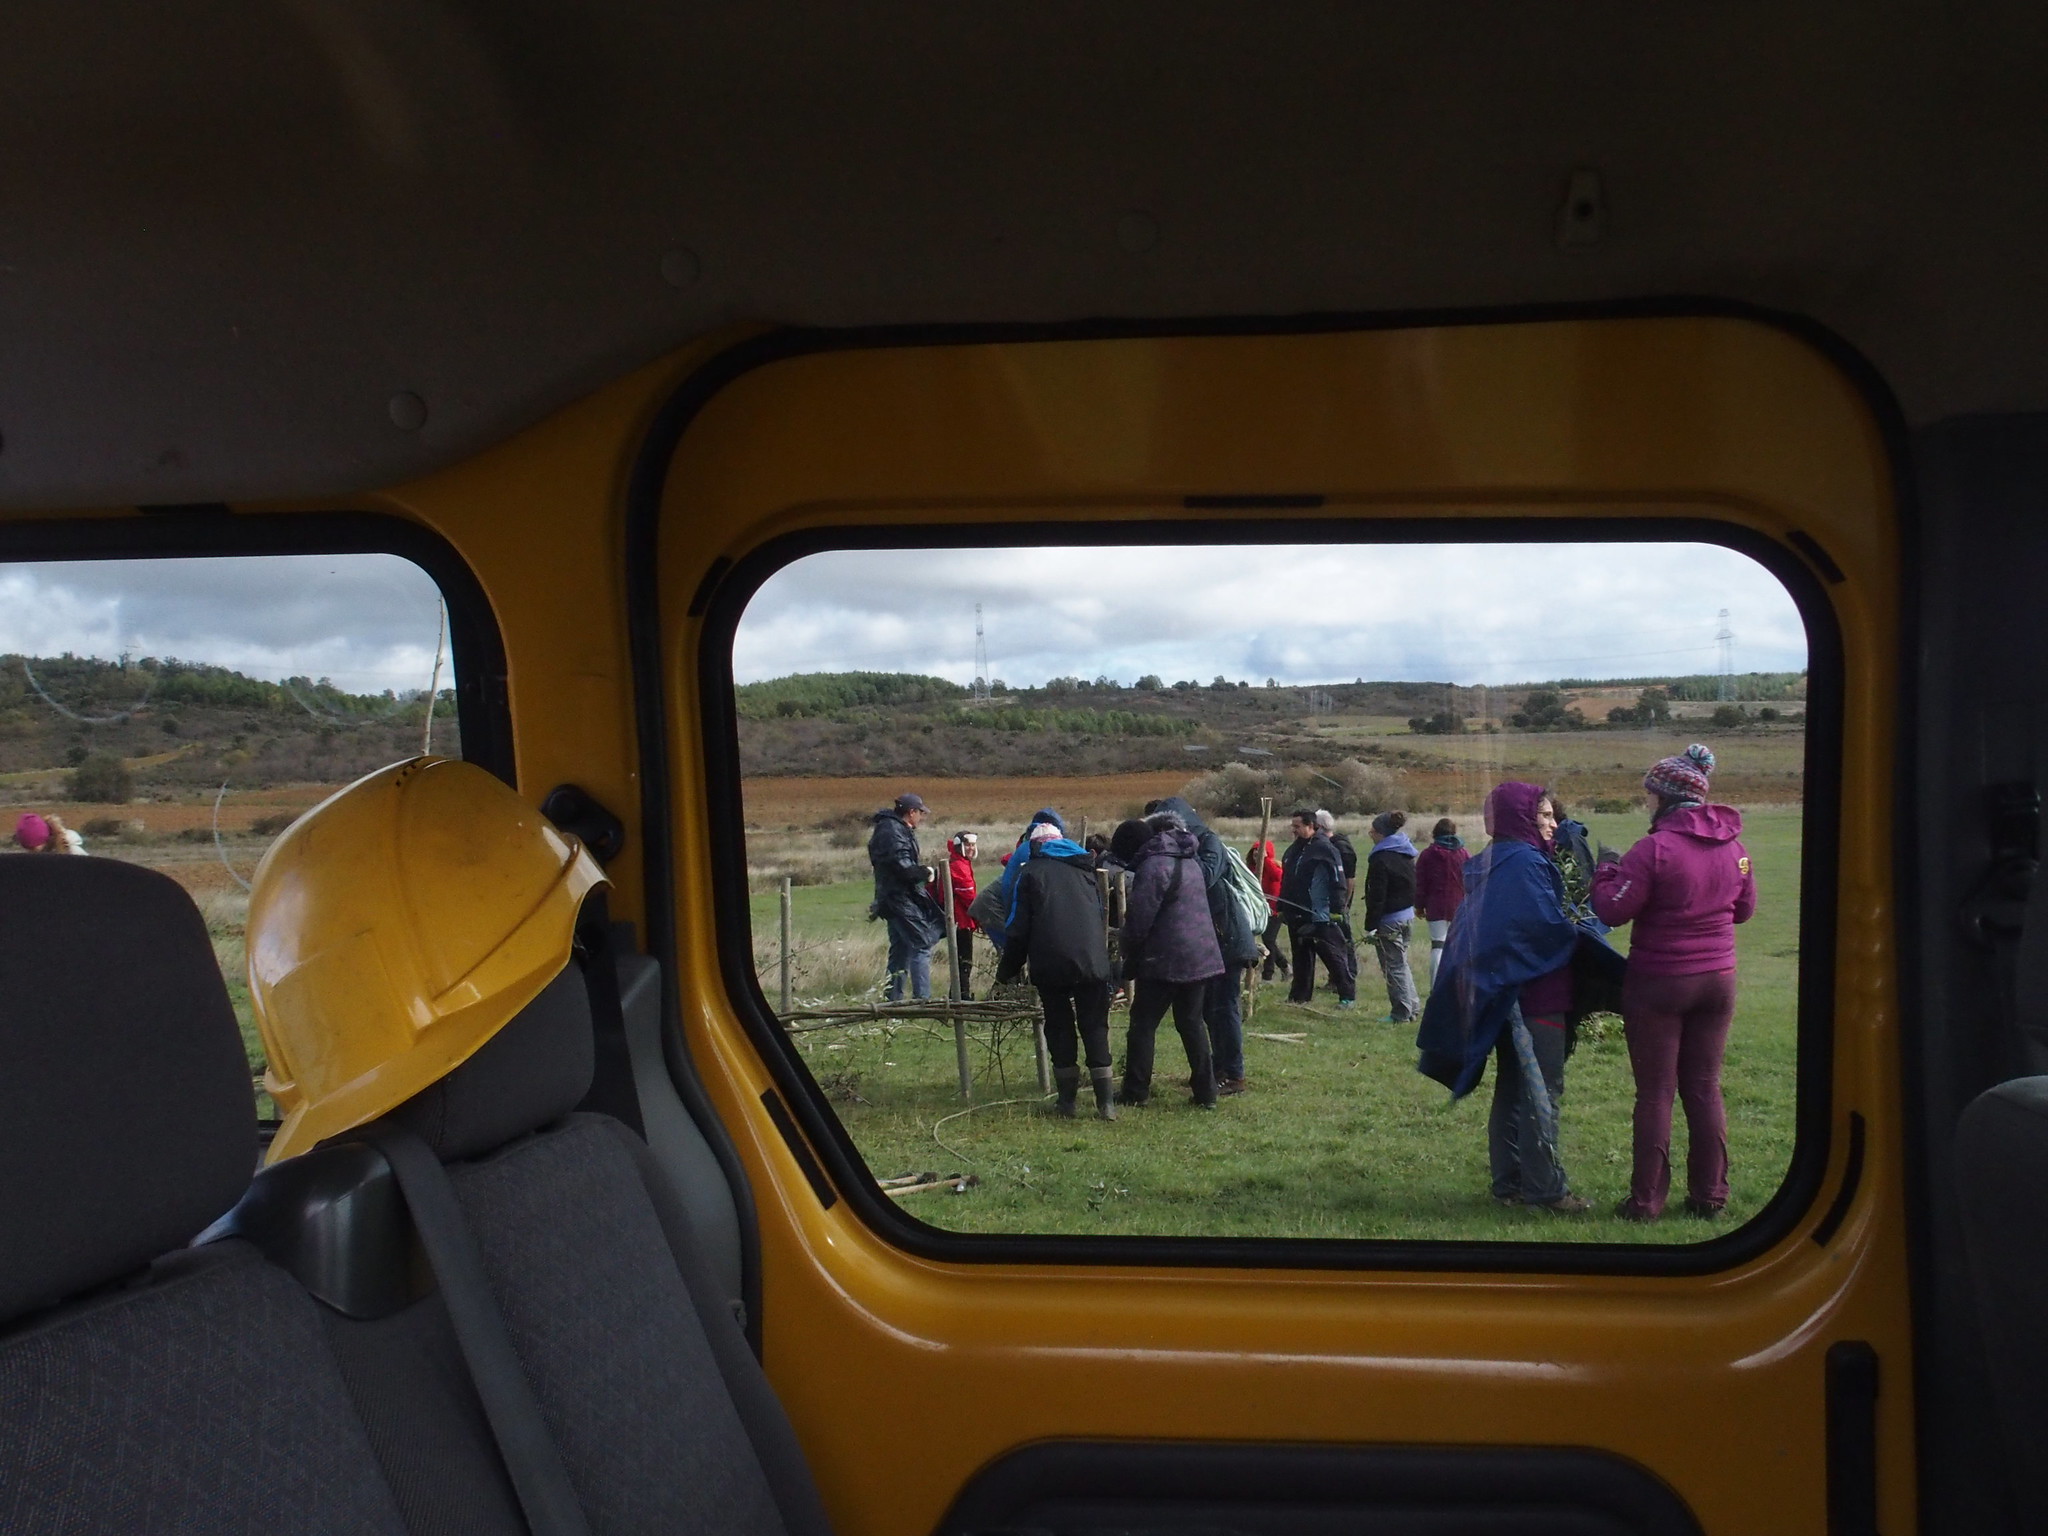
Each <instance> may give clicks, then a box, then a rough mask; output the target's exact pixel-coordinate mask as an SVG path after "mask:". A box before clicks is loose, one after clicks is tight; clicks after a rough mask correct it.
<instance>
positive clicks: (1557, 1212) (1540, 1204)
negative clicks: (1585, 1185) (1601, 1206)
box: [1528, 1191, 1593, 1216]
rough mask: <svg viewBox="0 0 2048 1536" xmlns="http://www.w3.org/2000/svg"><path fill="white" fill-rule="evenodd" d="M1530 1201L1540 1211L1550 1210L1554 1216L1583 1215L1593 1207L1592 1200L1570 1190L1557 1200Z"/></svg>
mask: <svg viewBox="0 0 2048 1536" xmlns="http://www.w3.org/2000/svg"><path fill="white" fill-rule="evenodd" d="M1528 1203H1529V1204H1531V1205H1533V1206H1535V1207H1536V1209H1537V1210H1539V1211H1548V1212H1550V1214H1551V1215H1553V1216H1583V1215H1585V1214H1586V1212H1588V1211H1590V1210H1591V1209H1593V1202H1592V1201H1590V1200H1588V1199H1587V1198H1586V1197H1585V1196H1584V1195H1574V1194H1572V1193H1570V1192H1569V1191H1567V1192H1566V1193H1564V1194H1562V1195H1559V1196H1558V1197H1557V1198H1556V1199H1555V1200H1532V1201H1530V1202H1528Z"/></svg>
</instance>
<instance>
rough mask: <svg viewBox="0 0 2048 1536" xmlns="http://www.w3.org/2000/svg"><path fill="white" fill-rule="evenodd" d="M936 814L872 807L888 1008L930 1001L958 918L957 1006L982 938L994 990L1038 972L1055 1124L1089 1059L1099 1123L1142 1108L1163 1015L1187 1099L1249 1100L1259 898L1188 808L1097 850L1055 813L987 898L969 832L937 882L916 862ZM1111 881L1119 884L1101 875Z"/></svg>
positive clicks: (910, 803)
mask: <svg viewBox="0 0 2048 1536" xmlns="http://www.w3.org/2000/svg"><path fill="white" fill-rule="evenodd" d="M927 814H928V811H927V808H926V806H925V804H924V801H923V800H922V798H921V797H919V796H917V795H914V794H905V795H902V796H899V797H898V798H897V800H896V803H895V804H894V805H893V806H891V807H889V808H888V809H886V810H884V811H881V812H878V813H877V815H876V817H875V829H874V833H873V835H872V836H871V837H870V839H869V842H868V857H869V862H870V863H871V864H872V865H873V867H874V872H875V903H874V907H873V909H872V910H873V912H874V913H875V915H876V916H878V917H880V918H883V919H885V920H886V921H887V922H888V923H889V985H888V997H889V999H890V1000H891V1001H897V1000H900V999H901V998H902V996H903V994H904V991H905V989H906V987H907V988H908V990H909V991H910V993H911V995H912V996H914V997H926V996H929V995H930V987H931V965H930V953H931V950H932V949H933V948H934V947H935V946H936V945H937V944H938V943H939V942H940V940H942V939H943V938H944V936H945V930H944V928H943V927H942V926H940V925H941V924H942V923H943V922H944V921H946V920H947V919H948V917H950V919H951V920H952V921H953V923H954V924H955V927H956V934H955V944H956V953H958V954H960V955H961V956H963V957H965V958H963V961H962V965H961V971H960V974H959V983H960V993H961V995H962V996H965V995H967V986H968V984H969V982H970V979H971V971H970V969H969V967H970V966H971V964H972V959H971V957H972V955H973V939H974V937H975V936H976V935H977V934H978V935H979V936H980V937H982V938H985V939H987V940H988V941H989V942H990V943H991V944H992V945H993V946H994V947H995V949H996V951H997V953H998V955H999V956H1000V959H999V963H998V966H997V970H996V980H997V982H998V983H1003V982H1010V981H1015V980H1017V979H1019V978H1020V977H1022V976H1024V975H1026V974H1027V970H1028V975H1029V978H1030V982H1031V985H1032V986H1033V987H1034V988H1036V989H1037V991H1038V994H1039V999H1040V1002H1041V1004H1042V1006H1043V1009H1044V1014H1045V1040H1046V1052H1047V1054H1048V1056H1050V1057H1051V1059H1052V1064H1053V1078H1054V1083H1055V1085H1056V1087H1057V1089H1058V1099H1057V1110H1058V1112H1059V1113H1060V1114H1062V1115H1073V1114H1074V1113H1076V1108H1075V1105H1076V1100H1077V1098H1078V1095H1079V1088H1080V1079H1081V1071H1082V1067H1083V1065H1084V1064H1085V1066H1086V1068H1087V1071H1088V1073H1089V1076H1090V1079H1091V1081H1092V1083H1093V1086H1094V1091H1095V1105H1096V1113H1097V1115H1098V1116H1100V1117H1101V1118H1102V1119H1105V1120H1114V1119H1115V1118H1116V1106H1117V1105H1118V1104H1119V1103H1122V1104H1144V1103H1146V1102H1148V1101H1149V1100H1150V1098H1151V1096H1152V1075H1153V1074H1152V1069H1153V1061H1154V1055H1155V1051H1154V1045H1155V1041H1156V1037H1157V1034H1158V1029H1159V1025H1160V1024H1161V1023H1162V1022H1163V1021H1164V1020H1165V1019H1166V1017H1167V1016H1168V1015H1169V1014H1171V1016H1172V1018H1173V1022H1174V1029H1175V1031H1176V1032H1177V1033H1178V1034H1179V1036H1180V1039H1181V1045H1182V1048H1183V1049H1184V1050H1185V1051H1186V1053H1187V1058H1188V1067H1189V1087H1190V1097H1191V1099H1192V1101H1193V1103H1194V1104H1195V1105H1196V1106H1197V1107H1200V1108H1209V1107H1213V1106H1214V1105H1215V1103H1216V1102H1217V1100H1218V1099H1219V1098H1220V1097H1223V1096H1226V1095H1229V1094H1234V1093H1241V1092H1243V1091H1244V1089H1245V1087H1246V1083H1245V1074H1244V1030H1243V1014H1242V1006H1241V1002H1240V995H1241V988H1242V985H1243V979H1244V975H1245V973H1246V972H1247V971H1248V970H1250V969H1251V968H1252V967H1253V966H1254V965H1256V964H1257V963H1258V960H1259V955H1260V945H1259V924H1258V922H1257V920H1256V914H1255V910H1254V907H1255V904H1256V900H1257V898H1256V895H1253V896H1252V897H1251V898H1250V899H1249V902H1248V901H1247V900H1246V899H1242V898H1241V897H1240V894H1239V891H1238V888H1237V886H1236V884H1235V883H1234V882H1233V879H1232V863H1233V859H1232V856H1231V854H1230V853H1229V851H1228V850H1227V849H1226V848H1225V847H1224V846H1223V841H1222V839H1221V838H1219V837H1218V836H1217V835H1216V833H1215V832H1214V831H1213V830H1212V829H1211V828H1210V827H1209V826H1208V825H1207V824H1206V823H1205V822H1204V821H1203V820H1202V818H1201V817H1200V816H1199V815H1198V814H1197V813H1196V811H1195V809H1194V807H1193V806H1191V805H1190V804H1189V803H1188V802H1187V801H1186V800H1184V799H1181V798H1180V797H1178V796H1175V797H1171V798H1168V799H1164V800H1155V801H1153V802H1152V803H1151V804H1149V805H1148V806H1147V807H1146V814H1145V815H1144V816H1143V817H1134V818H1131V819H1129V820H1126V821H1124V822H1123V823H1121V824H1120V825H1119V826H1118V827H1117V828H1116V829H1115V831H1114V832H1113V833H1111V834H1110V835H1109V836H1107V837H1100V836H1098V837H1092V838H1090V839H1088V845H1087V846H1083V845H1082V844H1081V843H1078V842H1076V841H1074V840H1073V839H1072V838H1070V837H1069V836H1068V835H1067V825H1066V821H1065V819H1064V818H1063V817H1062V816H1061V815H1060V813H1059V812H1058V811H1057V810H1055V809H1053V808H1051V807H1047V808H1046V809H1043V810H1041V811H1039V812H1037V813H1036V814H1035V815H1034V816H1033V817H1032V818H1031V821H1030V823H1029V824H1028V825H1027V826H1026V827H1025V828H1024V831H1023V833H1022V834H1021V835H1020V836H1019V838H1018V840H1017V845H1016V847H1015V848H1014V849H1012V850H1011V852H1010V853H1008V854H1006V855H1005V856H1004V860H1003V871H1002V874H1001V875H1000V876H999V877H997V878H996V879H995V880H994V881H992V882H991V883H990V884H989V885H988V886H987V887H986V888H984V889H979V890H977V889H976V887H975V885H974V864H975V861H976V860H977V859H978V857H979V846H978V839H976V838H975V836H974V834H972V833H960V834H956V835H955V836H954V837H953V838H952V839H950V840H949V849H948V852H949V859H948V867H947V870H946V873H945V879H944V883H943V885H942V884H941V882H940V874H939V871H938V870H937V869H934V868H930V867H927V866H925V865H924V864H923V863H922V861H921V859H920V858H919V857H918V852H917V840H916V830H917V828H918V827H919V826H920V825H921V824H922V823H923V821H924V819H925V817H926V815H927ZM1238 867H1240V868H1242V865H1241V863H1240V864H1239V866H1238ZM1103 871H1108V872H1109V873H1110V874H1111V875H1112V877H1113V878H1112V879H1111V880H1107V881H1105V880H1103V879H1101V878H1099V875H1100V873H1101V872H1103ZM1125 872H1128V875H1129V879H1128V882H1127V883H1126V882H1124V881H1123V880H1122V879H1121V878H1120V877H1121V876H1122V875H1123V874H1124V873H1125ZM1111 892H1115V893H1116V894H1115V897H1114V898H1113V899H1112V897H1111V894H1110V893H1111ZM948 907H950V908H951V911H950V913H949V912H948V911H947V908H948ZM1125 986H1128V988H1129V989H1130V1000H1131V1006H1130V1022H1129V1026H1128V1031H1127V1034H1126V1037H1125V1041H1124V1072H1123V1079H1122V1082H1121V1084H1117V1083H1115V1082H1114V1081H1113V1078H1114V1069H1113V1063H1112V1059H1111V1055H1110V1046H1109V1008H1110V1001H1111V998H1112V996H1113V995H1114V994H1115V992H1116V991H1117V990H1118V989H1119V988H1120V987H1125Z"/></svg>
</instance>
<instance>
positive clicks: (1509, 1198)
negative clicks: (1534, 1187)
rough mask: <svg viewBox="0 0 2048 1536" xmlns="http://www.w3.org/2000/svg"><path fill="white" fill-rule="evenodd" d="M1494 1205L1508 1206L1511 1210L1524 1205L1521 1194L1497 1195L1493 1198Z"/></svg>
mask: <svg viewBox="0 0 2048 1536" xmlns="http://www.w3.org/2000/svg"><path fill="white" fill-rule="evenodd" d="M1493 1203H1494V1204H1495V1205H1500V1206H1506V1207H1508V1208H1509V1209H1513V1208H1514V1207H1515V1206H1518V1205H1520V1204H1521V1203H1522V1197H1521V1195H1520V1194H1519V1193H1516V1194H1512V1195H1495V1196H1493Z"/></svg>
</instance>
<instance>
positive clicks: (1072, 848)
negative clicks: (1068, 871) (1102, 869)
mask: <svg viewBox="0 0 2048 1536" xmlns="http://www.w3.org/2000/svg"><path fill="white" fill-rule="evenodd" d="M1032 849H1033V852H1032V854H1031V857H1033V858H1034V859H1066V860H1068V861H1069V862H1071V861H1073V860H1077V859H1078V860H1080V861H1081V862H1082V863H1085V864H1093V863H1094V862H1095V855H1094V854H1092V853H1090V852H1089V851H1088V850H1087V849H1086V848H1083V847H1082V846H1081V845H1080V844H1079V843H1077V842H1075V841H1074V840H1073V839H1072V838H1071V837H1054V838H1048V839H1047V840H1046V841H1044V842H1042V843H1034V844H1032Z"/></svg>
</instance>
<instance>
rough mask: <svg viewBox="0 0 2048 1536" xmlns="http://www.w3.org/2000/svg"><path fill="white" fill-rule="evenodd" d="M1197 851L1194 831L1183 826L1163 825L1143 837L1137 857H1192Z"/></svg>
mask: <svg viewBox="0 0 2048 1536" xmlns="http://www.w3.org/2000/svg"><path fill="white" fill-rule="evenodd" d="M1198 851H1199V849H1198V846H1197V844H1196V842H1195V834H1194V833H1192V832H1190V831H1188V830H1187V829H1186V828H1185V827H1164V828H1162V829H1160V830H1159V831H1157V832H1154V833H1153V834H1152V835H1151V836H1150V837H1148V838H1147V839H1145V846H1144V847H1143V848H1140V849H1139V850H1138V857H1139V858H1140V859H1150V858H1157V857H1159V856H1161V855H1164V856H1165V857H1166V858H1169V859H1192V858H1193V857H1194V856H1195V855H1196V853H1197V852H1198Z"/></svg>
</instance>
